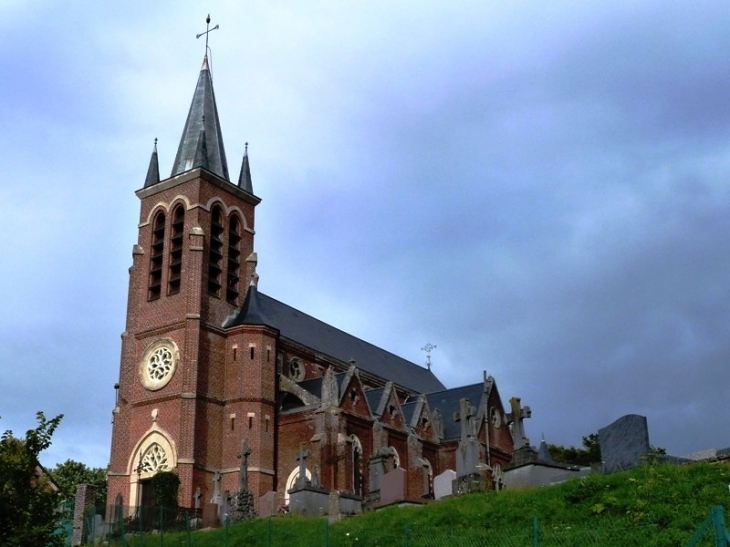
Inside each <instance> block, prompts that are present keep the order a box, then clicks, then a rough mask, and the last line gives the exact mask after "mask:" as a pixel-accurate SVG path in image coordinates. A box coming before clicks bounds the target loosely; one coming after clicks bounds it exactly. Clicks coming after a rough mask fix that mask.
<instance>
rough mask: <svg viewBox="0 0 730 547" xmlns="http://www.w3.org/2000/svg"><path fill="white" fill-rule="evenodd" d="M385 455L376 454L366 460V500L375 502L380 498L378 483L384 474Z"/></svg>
mask: <svg viewBox="0 0 730 547" xmlns="http://www.w3.org/2000/svg"><path fill="white" fill-rule="evenodd" d="M386 459H387V458H386V456H384V455H383V454H376V455H375V456H372V457H371V458H370V459H369V460H368V468H369V470H370V473H369V484H368V486H369V488H368V492H369V494H368V502H369V503H373V502H377V501H378V500H379V499H380V483H381V481H382V479H383V475H385V460H386Z"/></svg>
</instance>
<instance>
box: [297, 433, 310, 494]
mask: <svg viewBox="0 0 730 547" xmlns="http://www.w3.org/2000/svg"><path fill="white" fill-rule="evenodd" d="M310 455H311V452H310V451H309V450H307V449H305V448H304V443H301V444H300V445H299V455H298V456H297V461H298V462H299V475H298V476H297V483H296V488H304V487H305V486H307V485H309V484H311V483H310V480H309V479H307V458H308V457H309V456H310Z"/></svg>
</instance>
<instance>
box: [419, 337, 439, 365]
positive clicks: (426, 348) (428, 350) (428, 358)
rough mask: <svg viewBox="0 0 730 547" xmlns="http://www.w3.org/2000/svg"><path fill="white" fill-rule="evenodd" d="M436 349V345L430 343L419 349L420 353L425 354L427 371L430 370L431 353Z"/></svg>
mask: <svg viewBox="0 0 730 547" xmlns="http://www.w3.org/2000/svg"><path fill="white" fill-rule="evenodd" d="M435 349H436V345H435V344H432V343H431V342H428V343H427V344H426V345H425V346H423V347H422V348H421V351H425V352H426V367H428V370H431V352H432V351H433V350H435Z"/></svg>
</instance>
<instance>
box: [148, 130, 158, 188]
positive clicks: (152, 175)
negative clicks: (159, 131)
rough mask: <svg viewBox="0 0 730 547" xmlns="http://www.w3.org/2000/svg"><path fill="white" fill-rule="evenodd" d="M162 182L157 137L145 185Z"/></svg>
mask: <svg viewBox="0 0 730 547" xmlns="http://www.w3.org/2000/svg"><path fill="white" fill-rule="evenodd" d="M158 182H160V164H159V163H158V162H157V139H155V147H154V148H153V149H152V157H151V158H150V166H149V167H148V168H147V177H146V178H145V179H144V187H145V188H147V187H148V186H152V185H153V184H157V183H158Z"/></svg>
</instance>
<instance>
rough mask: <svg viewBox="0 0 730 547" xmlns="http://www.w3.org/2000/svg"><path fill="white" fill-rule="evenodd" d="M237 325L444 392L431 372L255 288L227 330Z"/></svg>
mask: <svg viewBox="0 0 730 547" xmlns="http://www.w3.org/2000/svg"><path fill="white" fill-rule="evenodd" d="M236 325H267V326H270V327H273V328H275V329H277V330H278V331H279V334H280V336H282V337H284V338H288V339H289V340H292V341H294V342H297V343H298V344H301V345H303V346H305V347H308V348H311V349H313V350H315V351H317V352H319V353H322V354H324V355H327V356H329V357H332V358H334V359H337V360H339V361H342V362H344V363H347V362H349V361H350V359H354V360H355V362H356V366H357V368H358V369H360V370H362V371H365V372H369V373H370V374H373V375H375V376H379V377H381V378H385V379H387V380H390V381H392V382H393V383H395V384H396V385H399V386H402V387H404V388H406V389H410V390H413V391H416V392H418V393H430V392H433V391H440V390H443V389H444V385H443V384H442V383H441V382H440V381H439V379H438V378H436V376H434V374H433V373H432V372H431V371H430V370H428V369H426V368H423V367H421V366H419V365H417V364H415V363H411V362H410V361H407V360H406V359H403V358H401V357H398V356H397V355H394V354H392V353H390V352H388V351H386V350H384V349H382V348H379V347H377V346H374V345H373V344H370V343H368V342H365V341H364V340H361V339H359V338H357V337H355V336H352V335H351V334H347V333H346V332H344V331H341V330H339V329H337V328H335V327H333V326H332V325H328V324H327V323H324V322H322V321H320V320H319V319H315V318H314V317H312V316H310V315H307V314H306V313H302V312H301V311H299V310H297V309H295V308H292V307H291V306H288V305H286V304H284V303H282V302H279V301H278V300H275V299H274V298H271V297H270V296H267V295H265V294H263V293H261V292H259V291H258V289H257V288H256V287H255V286H254V285H251V286H250V287H249V291H248V294H247V295H246V300H245V301H244V303H243V306H242V307H241V310H240V311H239V312H238V314H237V315H236V316H235V317H233V318H232V319H231V320H229V321H227V322H226V323H225V324H224V327H234V326H236ZM368 402H370V397H369V396H368ZM371 408H372V404H371Z"/></svg>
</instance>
